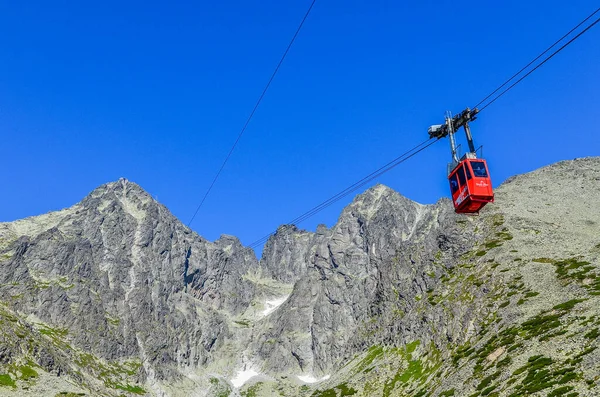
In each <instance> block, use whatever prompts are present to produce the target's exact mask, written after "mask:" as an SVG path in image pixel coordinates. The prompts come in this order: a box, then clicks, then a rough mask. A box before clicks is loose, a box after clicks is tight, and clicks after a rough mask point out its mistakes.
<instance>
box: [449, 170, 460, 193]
mask: <svg viewBox="0 0 600 397" xmlns="http://www.w3.org/2000/svg"><path fill="white" fill-rule="evenodd" d="M450 190H451V191H452V194H454V192H456V191H457V190H458V181H457V180H456V174H454V175H452V176H451V177H450Z"/></svg>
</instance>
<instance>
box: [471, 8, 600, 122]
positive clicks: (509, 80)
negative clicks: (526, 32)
mask: <svg viewBox="0 0 600 397" xmlns="http://www.w3.org/2000/svg"><path fill="white" fill-rule="evenodd" d="M598 11H600V8H598V9H596V10H595V11H594V12H592V13H591V14H590V15H588V16H587V17H586V18H585V19H584V20H583V21H581V22H579V23H578V24H577V25H576V26H575V27H573V28H572V29H571V30H569V31H568V32H567V33H566V34H565V35H563V36H562V37H561V38H560V39H558V40H556V41H555V42H554V43H553V44H552V45H551V46H550V47H548V48H546V49H545V50H544V51H543V52H542V53H541V54H539V55H538V56H537V57H535V58H534V59H533V60H532V61H531V62H529V63H528V64H527V65H525V66H524V67H523V68H521V70H519V71H518V72H517V73H515V74H513V75H512V76H511V77H510V78H509V79H508V80H506V81H505V82H504V83H502V85H500V86H499V87H498V88H496V89H495V90H494V91H492V92H491V93H489V94H488V95H487V96H486V97H485V98H483V99H482V100H481V101H479V103H478V104H477V105H475V106H473V109H474V108H476V107H478V106H479V105H481V104H482V103H484V102H485V101H486V100H488V99H489V98H490V97H492V96H493V95H494V94H495V93H497V92H498V91H500V90H501V89H502V88H503V87H504V86H506V85H507V84H508V83H510V82H511V81H512V80H513V79H514V78H515V77H517V76H518V75H520V74H521V73H523V71H525V70H526V69H527V68H528V67H530V66H531V65H533V64H534V63H535V61H537V60H538V59H540V58H541V57H542V56H543V55H544V54H546V53H547V52H548V51H550V50H551V49H552V48H553V47H555V46H556V45H557V44H558V43H560V42H561V41H563V40H564V39H565V38H566V37H567V36H569V35H570V34H571V33H573V32H574V31H575V30H576V29H577V28H579V27H580V26H581V25H583V24H584V23H585V22H587V21H588V20H589V19H590V18H592V17H593V16H594V15H596V13H598ZM599 20H600V18H599V19H596V20H595V21H594V22H593V23H592V24H591V25H589V26H588V27H586V28H585V29H584V30H582V31H581V32H580V33H579V34H577V36H575V37H573V38H572V39H571V40H569V41H568V42H567V43H566V44H564V45H563V46H562V47H560V48H559V49H558V50H556V51H555V52H553V53H552V54H551V55H550V56H548V57H546V58H545V59H544V60H543V61H542V62H540V63H539V64H538V65H537V66H536V67H535V68H533V69H532V70H530V71H529V72H527V74H525V75H524V76H522V77H521V78H520V79H519V80H517V81H516V82H515V83H514V84H512V85H511V86H510V87H508V88H507V89H506V90H504V91H502V92H501V93H500V94H499V95H497V96H496V97H495V98H494V99H492V100H491V101H490V102H488V103H487V104H486V105H485V106H484V107H482V108H481V109H479V111H480V112H481V111H482V110H483V109H485V108H486V107H488V106H489V105H491V104H492V103H494V102H495V101H496V100H497V99H498V98H500V97H501V96H502V95H504V94H505V93H506V92H508V91H509V90H510V89H512V88H513V87H514V86H516V85H517V84H519V83H520V82H521V81H523V80H524V79H525V78H526V77H527V76H529V75H530V74H531V73H533V72H534V71H535V70H536V69H538V68H539V67H540V66H542V65H543V64H544V63H546V62H547V61H548V60H550V58H552V57H553V56H555V55H556V54H558V53H559V52H560V51H562V50H563V49H564V48H565V47H567V46H568V45H569V44H571V43H572V42H573V41H575V40H576V39H577V38H579V37H580V36H581V35H582V34H584V33H585V32H587V31H588V30H589V29H590V28H591V27H592V26H594V25H595V24H596V23H598V21H599Z"/></svg>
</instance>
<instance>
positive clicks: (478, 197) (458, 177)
mask: <svg viewBox="0 0 600 397" xmlns="http://www.w3.org/2000/svg"><path fill="white" fill-rule="evenodd" d="M448 181H449V182H450V192H451V194H452V201H453V202H454V209H455V211H456V213H458V214H473V213H478V212H479V210H480V209H482V208H483V206H485V205H486V204H487V203H492V202H494V192H493V190H492V181H491V180H490V173H489V172H488V169H487V164H486V162H485V160H483V159H478V158H465V159H464V160H462V161H461V162H460V163H458V165H457V166H456V167H455V168H454V170H452V172H450V175H449V176H448Z"/></svg>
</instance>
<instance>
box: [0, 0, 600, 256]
mask: <svg viewBox="0 0 600 397" xmlns="http://www.w3.org/2000/svg"><path fill="white" fill-rule="evenodd" d="M84 3H86V4H84ZM486 3H487V4H486ZM309 4H310V0H306V1H305V0H302V1H301V0H293V1H285V2H281V1H272V0H266V1H265V0H263V1H239V0H229V1H221V2H177V1H171V2H135V1H132V2H127V4H124V3H123V2H116V1H105V2H96V3H90V2H76V1H56V2H36V1H28V2H0V53H2V62H0V134H1V136H2V148H3V150H2V153H3V155H2V156H1V157H0V166H1V167H2V170H3V172H2V174H1V175H2V184H1V185H2V194H1V195H0V221H12V220H15V219H19V218H23V217H26V216H31V215H38V214H42V213H45V212H48V211H52V210H57V209H61V208H64V207H68V206H71V205H73V204H74V203H76V202H77V201H79V200H80V199H82V198H83V197H84V196H85V195H86V194H88V193H89V192H90V191H91V190H93V189H94V188H95V187H97V186H99V185H101V184H103V183H106V182H109V181H114V180H116V179H118V178H119V177H126V178H128V179H129V180H132V181H134V182H137V183H139V184H140V185H141V186H142V187H143V188H145V189H146V190H147V191H148V192H149V193H151V194H152V195H153V196H154V197H156V198H157V199H158V200H159V201H160V202H162V203H163V204H165V205H166V206H167V207H168V208H169V209H170V210H171V211H172V212H173V213H174V214H175V215H176V216H177V217H178V218H180V219H181V220H182V221H183V222H184V223H187V222H188V221H189V219H190V218H191V216H192V214H193V213H194V211H195V209H196V206H197V205H198V203H199V201H200V199H201V198H202V196H203V194H204V192H205V191H206V189H207V188H208V186H209V184H210V182H211V181H212V178H213V177H214V174H215V172H216V171H217V169H218V168H219V166H220V164H221V162H222V161H223V158H224V156H225V155H226V153H227V152H228V150H229V148H230V147H231V145H232V143H233V141H234V140H235V138H236V136H237V134H238V133H239V131H240V128H241V126H242V125H243V123H244V121H245V119H246V117H247V116H248V114H249V112H250V110H251V108H252V106H253V105H254V102H255V101H256V99H257V97H258V95H259V94H260V92H261V90H262V88H263V87H264V85H265V83H266V81H267V80H268V78H269V76H270V74H271V73H272V71H273V68H274V66H275V65H276V63H277V61H278V60H279V57H280V56H281V54H282V52H283V50H284V49H285V46H286V45H287V43H288V42H289V40H290V38H291V36H292V34H293V33H294V31H295V29H296V27H297V25H298V23H299V21H300V19H301V18H302V16H303V15H304V12H305V11H306V9H307V7H308V5H309ZM596 8H597V2H594V1H583V0H573V1H570V2H568V3H565V2H558V1H544V2H542V1H528V2H523V1H512V0H510V1H504V2H483V3H477V6H474V3H473V2H466V1H423V2H398V1H391V0H370V1H367V0H350V1H348V0H345V1H342V0H317V3H316V5H315V7H314V9H313V11H312V13H311V15H310V17H309V18H308V20H307V22H306V23H305V26H304V28H303V30H302V32H301V33H300V35H299V37H298V39H297V41H296V43H295V44H294V46H293V48H292V49H291V51H290V53H289V55H288V57H287V59H286V61H285V62H284V64H283V66H282V68H281V70H280V72H279V74H278V75H277V77H276V78H275V80H274V82H273V84H272V86H271V89H270V90H269V92H268V93H267V95H266V97H265V98H264V100H263V102H262V104H261V106H260V108H259V109H258V111H257V113H256V115H255V117H254V119H253V120H252V122H251V124H250V125H249V127H248V129H247V131H246V133H245V135H244V136H243V138H242V140H241V141H240V143H239V145H238V147H237V148H236V150H235V152H234V153H233V156H232V157H231V159H230V161H229V163H228V164H227V166H226V167H225V170H224V172H223V174H222V176H221V178H220V179H219V181H218V182H217V184H216V185H215V188H214V189H213V191H212V193H211V195H210V196H209V198H208V199H207V201H206V202H205V204H204V206H203V208H202V209H201V210H200V212H199V214H198V216H197V217H196V219H195V221H194V222H193V224H192V228H193V229H194V230H195V231H197V232H198V233H199V234H201V235H203V236H204V237H206V238H208V239H210V240H214V239H216V238H218V237H219V235H220V234H222V233H226V234H233V235H236V236H238V237H240V238H241V240H242V242H243V243H245V244H250V243H252V242H254V241H255V240H256V239H258V238H260V237H262V236H263V235H264V234H266V233H268V232H270V231H271V230H273V229H274V228H276V227H277V226H278V225H279V224H282V223H285V222H287V221H289V220H291V219H293V218H295V217H296V216H298V215H300V214H302V213H303V212H304V211H306V210H308V209H310V208H312V207H313V206H315V205H317V204H319V203H320V202H322V201H323V200H325V199H327V198H329V197H330V196H332V195H334V194H336V193H337V192H338V191H340V190H342V189H344V188H345V187H346V186H348V185H350V184H352V183H354V182H355V181H356V180H358V179H360V178H362V177H363V176H365V175H366V174H369V173H370V172H371V171H373V170H374V169H376V168H378V167H379V166H381V165H383V164H385V163H387V162H388V161H390V160H391V159H393V158H395V157H397V156H398V155H399V154H401V153H402V152H404V151H405V150H407V149H409V148H411V147H413V146H415V145H416V144H418V143H420V142H422V141H423V140H424V139H426V138H427V127H428V126H429V125H431V124H438V123H442V122H443V116H444V111H446V110H451V111H453V112H458V111H461V110H462V109H464V108H465V107H467V106H473V105H474V104H476V103H477V102H478V101H479V100H480V99H482V98H483V97H484V96H485V95H486V94H487V93H488V92H489V91H491V90H493V89H494V88H495V87H496V86H498V85H499V84H500V83H501V82H503V81H504V80H505V79H506V78H507V77H509V76H510V75H512V74H513V73H514V72H515V71H516V70H518V69H519V68H520V67H521V66H523V65H524V64H526V63H527V62H528V61H529V60H530V59H531V58H533V57H534V56H535V55H537V54H538V53H539V52H541V51H542V50H543V49H545V48H546V47H547V46H548V45H549V44H551V43H552V42H554V41H555V40H556V39H557V38H558V37H560V36H562V34H563V33H565V32H566V31H568V30H569V29H570V28H571V27H572V26H574V25H575V24H576V23H578V22H579V21H580V20H581V19H583V18H584V17H585V16H587V15H588V14H589V13H591V12H592V11H593V10H594V9H596ZM599 41H600V27H598V26H596V27H594V28H593V29H592V30H590V31H589V32H588V33H586V34H585V35H583V36H582V37H581V38H580V39H579V40H577V41H576V42H575V43H573V44H572V45H571V46H569V47H568V48H567V49H565V50H564V51H563V52H561V53H560V54H559V55H558V56H556V57H555V58H554V59H552V60H551V61H550V62H549V63H547V64H546V65H544V66H543V67H542V68H541V69H539V70H538V71H536V72H535V73H534V74H532V75H531V76H530V77H529V78H527V79H526V80H525V81H523V82H522V83H521V84H520V85H518V86H517V87H516V88H515V89H513V90H512V91H511V92H510V93H508V94H507V95H505V96H504V97H503V98H501V99H500V100H498V101H497V102H496V103H494V104H493V105H492V106H490V107H489V108H488V109H486V110H485V111H484V112H482V113H481V115H480V117H479V119H478V120H477V121H476V122H474V123H473V124H472V130H473V134H474V137H475V144H476V145H477V146H479V145H484V155H485V158H486V159H487V160H488V163H489V166H490V171H491V173H492V178H493V182H494V185H496V186H497V185H498V184H500V183H501V182H502V181H504V180H505V179H506V178H507V177H509V176H511V175H514V174H517V173H523V172H527V171H531V170H534V169H536V168H539V167H541V166H543V165H547V164H550V163H553V162H556V161H559V160H564V159H573V158H575V157H584V156H595V155H598V154H599V153H600V139H598V137H597V135H598V132H597V124H598V109H599V108H600V73H598V70H599V69H598V65H599V64H600V45H598V43H599ZM461 138H462V136H461ZM463 146H464V145H463ZM448 160H449V150H448V143H447V142H446V140H444V141H442V142H438V143H437V144H435V145H434V146H433V147H431V148H429V149H427V150H426V151H425V152H423V153H421V154H419V155H418V156H416V157H414V158H413V159H411V160H409V161H408V162H406V163H404V164H402V165H400V166H399V167H397V168H396V169H394V170H393V171H391V172H389V173H387V174H385V175H384V176H382V177H381V178H379V179H378V180H377V181H376V182H380V183H384V184H386V185H388V186H390V187H392V188H394V189H395V190H397V191H399V192H400V193H401V194H403V195H405V196H407V197H409V198H411V199H413V200H416V201H418V202H421V203H433V202H435V201H437V200H438V199H439V198H440V197H442V196H448V195H449V193H448V187H447V181H446V179H445V178H446V175H445V169H446V163H447V161H448ZM374 183H375V182H374ZM350 200H351V199H350V198H347V199H344V200H342V201H340V202H339V203H337V204H336V205H333V206H332V207H330V208H329V209H328V210H326V211H324V212H322V213H319V214H318V215H316V216H314V217H313V218H311V219H310V220H309V221H307V222H305V223H303V224H302V225H300V226H301V227H304V228H307V229H312V230H314V228H315V227H316V225H317V224H319V223H325V224H327V225H328V226H331V225H333V224H334V223H335V221H336V219H337V217H338V215H339V213H340V211H341V209H342V208H343V206H345V205H347V204H348V203H349V202H350Z"/></svg>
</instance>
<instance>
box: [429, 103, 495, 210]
mask: <svg viewBox="0 0 600 397" xmlns="http://www.w3.org/2000/svg"><path fill="white" fill-rule="evenodd" d="M478 112H479V110H477V108H475V109H473V111H471V110H470V109H469V108H467V109H466V110H464V111H463V112H462V113H460V114H459V115H456V116H454V117H452V116H451V115H450V113H447V114H446V123H445V124H442V125H434V126H431V127H429V136H430V137H431V138H437V139H440V138H444V137H446V136H448V138H449V140H450V149H451V150H452V160H453V161H452V163H451V164H450V165H449V167H448V170H449V172H448V181H449V182H450V193H451V194H452V202H453V203H454V210H455V211H456V213H458V214H478V213H479V210H481V209H482V208H483V207H484V206H485V205H486V204H487V203H493V202H494V191H493V190H492V181H491V179H490V173H489V171H488V168H487V163H486V162H485V160H483V159H478V158H477V155H476V150H475V145H474V144H473V137H472V135H471V129H470V128H469V121H473V120H475V118H476V117H475V116H476V115H477V113H478ZM460 127H464V129H465V134H466V135H467V143H468V144H469V152H468V153H466V154H465V155H464V156H463V157H462V158H461V159H460V160H459V159H458V155H457V150H456V143H455V140H454V133H455V131H456V130H458V129H459V128H460Z"/></svg>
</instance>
